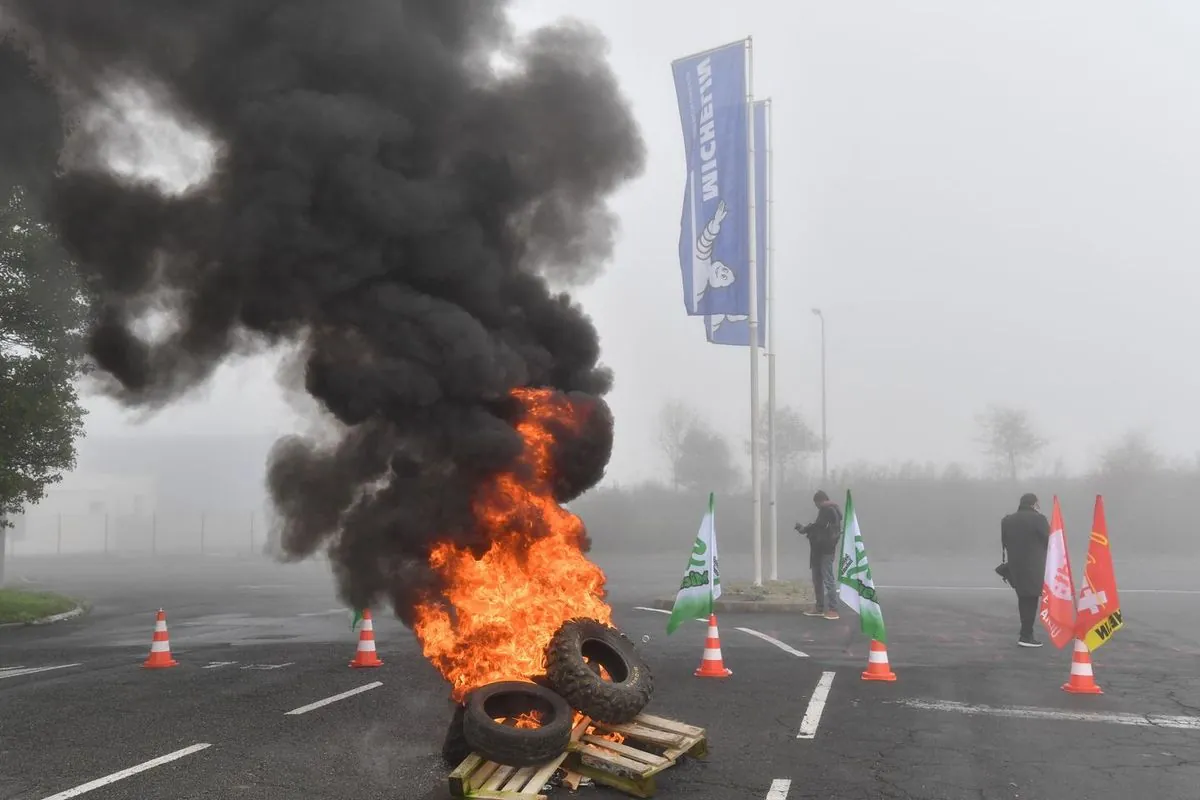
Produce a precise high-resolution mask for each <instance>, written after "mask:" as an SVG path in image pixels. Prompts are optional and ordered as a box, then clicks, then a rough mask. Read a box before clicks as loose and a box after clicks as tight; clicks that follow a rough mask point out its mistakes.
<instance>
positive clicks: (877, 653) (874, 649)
mask: <svg viewBox="0 0 1200 800" xmlns="http://www.w3.org/2000/svg"><path fill="white" fill-rule="evenodd" d="M862 679H863V680H864V681H894V680H896V673H894V672H892V667H891V665H889V664H888V657H887V645H885V644H884V643H883V642H878V641H876V640H874V639H872V640H871V652H870V653H868V654H867V671H866V672H864V673H863V674H862Z"/></svg>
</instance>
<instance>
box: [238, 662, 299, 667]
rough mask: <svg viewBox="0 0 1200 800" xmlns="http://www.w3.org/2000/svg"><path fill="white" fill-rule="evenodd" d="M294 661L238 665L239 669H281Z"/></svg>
mask: <svg viewBox="0 0 1200 800" xmlns="http://www.w3.org/2000/svg"><path fill="white" fill-rule="evenodd" d="M295 663H296V662H295V661H285V662H284V663H282V664H247V665H246V666H244V667H239V669H283V668H284V667H290V666H292V664H295Z"/></svg>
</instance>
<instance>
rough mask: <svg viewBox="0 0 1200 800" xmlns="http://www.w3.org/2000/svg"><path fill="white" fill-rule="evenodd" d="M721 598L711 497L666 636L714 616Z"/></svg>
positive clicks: (715, 526) (676, 598)
mask: <svg viewBox="0 0 1200 800" xmlns="http://www.w3.org/2000/svg"><path fill="white" fill-rule="evenodd" d="M720 596H721V569H720V567H719V566H717V522H716V517H715V516H714V515H713V496H712V494H711V493H710V494H709V495H708V513H707V514H705V515H704V519H702V520H701V521H700V532H699V533H697V534H696V542H695V544H693V545H692V557H691V558H690V559H688V565H687V569H686V570H685V571H684V573H683V581H682V582H681V583H680V584H679V593H678V594H677V595H675V607H674V608H672V609H671V619H670V621H669V622H668V623H667V634H668V635H669V634H672V633H674V632H675V629H676V628H678V627H679V623H681V622H683V621H684V620H689V619H697V618H699V617H707V616H709V615H710V614H712V613H713V601H714V600H716V599H717V598H718V597H720Z"/></svg>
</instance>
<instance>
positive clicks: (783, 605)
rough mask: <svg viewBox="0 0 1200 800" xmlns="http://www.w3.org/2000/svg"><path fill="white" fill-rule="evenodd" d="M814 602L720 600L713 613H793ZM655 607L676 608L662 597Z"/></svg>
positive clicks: (661, 608) (672, 600)
mask: <svg viewBox="0 0 1200 800" xmlns="http://www.w3.org/2000/svg"><path fill="white" fill-rule="evenodd" d="M812 605H813V604H812V601H804V600H800V601H791V600H787V601H783V600H718V601H716V602H715V603H713V611H715V612H716V613H718V614H724V613H726V612H747V611H748V612H751V613H760V614H761V613H766V614H769V613H771V612H777V613H788V612H793V611H807V610H808V609H810V608H812ZM653 607H654V608H657V609H660V610H663V611H670V610H671V609H672V608H674V607H675V598H674V597H660V598H658V599H657V600H655V601H654V603H653Z"/></svg>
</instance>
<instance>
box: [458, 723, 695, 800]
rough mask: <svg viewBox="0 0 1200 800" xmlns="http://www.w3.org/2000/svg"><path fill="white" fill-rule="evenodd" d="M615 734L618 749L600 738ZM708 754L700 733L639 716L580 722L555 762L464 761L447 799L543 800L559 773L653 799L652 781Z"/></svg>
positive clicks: (476, 758) (472, 758)
mask: <svg viewBox="0 0 1200 800" xmlns="http://www.w3.org/2000/svg"><path fill="white" fill-rule="evenodd" d="M613 733H619V734H621V735H622V736H623V737H625V741H624V742H623V743H618V742H613V741H610V740H608V739H605V738H604V736H606V735H611V734H613ZM707 754H708V742H707V739H706V738H705V734H704V729H703V728H696V727H693V726H691V725H684V724H683V723H682V722H675V721H674V720H669V719H664V718H663V717H656V716H652V715H650V714H641V715H640V716H638V717H637V719H635V720H634V721H633V722H629V723H626V724H624V725H605V724H601V723H593V722H592V721H591V720H590V719H587V718H586V717H585V718H584V719H582V720H580V721H579V722H578V723H577V724H576V725H575V728H574V729H573V730H572V731H571V744H570V745H569V746H568V749H567V751H566V752H565V753H563V754H562V755H561V756H557V757H555V758H553V759H551V760H550V761H547V762H546V763H544V764H539V765H538V766H535V767H521V768H517V767H509V766H505V765H503V764H497V763H496V762H494V761H488V760H486V759H484V758H483V756H480V755H478V754H475V753H472V754H471V755H469V756H467V758H466V760H464V761H463V762H462V763H461V764H459V765H458V767H457V768H456V769H455V770H454V772H452V773H450V794H451V796H453V797H458V798H469V800H546V795H544V794H542V788H543V787H544V786H545V785H546V783H547V782H548V781H549V780H550V779H551V778H552V777H553V776H554V773H555V772H557V771H558V770H559V769H562V770H564V771H566V773H567V776H568V783H569V784H571V785H572V788H574V787H575V786H578V780H577V779H576V780H572V778H573V777H575V778H577V777H578V776H585V777H588V778H591V779H592V780H594V781H596V782H597V783H602V784H604V785H606V786H611V787H612V788H614V789H618V790H620V791H623V792H625V793H627V794H630V795H633V796H634V797H642V798H645V797H653V796H654V792H655V791H656V787H655V782H654V776H655V775H657V774H658V773H660V772H662V771H663V770H665V769H668V768H669V767H672V766H674V765H675V762H676V761H678V760H679V759H680V758H682V757H683V756H685V755H690V756H692V757H694V758H703V757H704V756H706V755H707Z"/></svg>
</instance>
